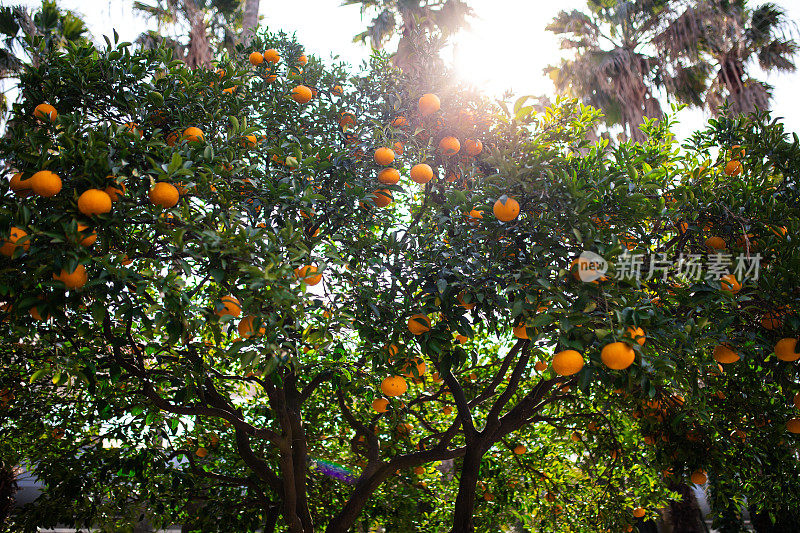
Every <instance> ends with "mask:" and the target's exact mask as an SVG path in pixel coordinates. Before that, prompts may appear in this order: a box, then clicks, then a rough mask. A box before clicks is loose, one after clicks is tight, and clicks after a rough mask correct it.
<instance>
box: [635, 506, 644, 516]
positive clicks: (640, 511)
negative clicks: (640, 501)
mask: <svg viewBox="0 0 800 533" xmlns="http://www.w3.org/2000/svg"><path fill="white" fill-rule="evenodd" d="M644 515H645V510H644V509H642V508H641V507H637V508H636V509H634V510H633V516H634V517H635V518H641V517H643V516H644Z"/></svg>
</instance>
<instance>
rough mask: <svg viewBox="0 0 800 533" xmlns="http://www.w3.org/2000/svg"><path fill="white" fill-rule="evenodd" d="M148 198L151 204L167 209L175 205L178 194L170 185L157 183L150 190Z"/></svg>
mask: <svg viewBox="0 0 800 533" xmlns="http://www.w3.org/2000/svg"><path fill="white" fill-rule="evenodd" d="M148 197H149V198H150V202H151V203H152V204H154V205H160V206H161V207H163V208H165V209H169V208H170V207H175V206H176V205H177V203H178V199H179V198H180V194H179V193H178V189H177V188H176V187H175V186H174V185H172V184H171V183H166V182H164V181H159V182H158V183H156V184H155V185H153V188H152V189H150V193H149V194H148Z"/></svg>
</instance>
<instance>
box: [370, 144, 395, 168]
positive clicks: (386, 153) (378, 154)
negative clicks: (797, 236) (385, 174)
mask: <svg viewBox="0 0 800 533" xmlns="http://www.w3.org/2000/svg"><path fill="white" fill-rule="evenodd" d="M374 159H375V163H377V164H379V165H381V166H383V167H388V166H389V165H391V164H392V162H394V152H393V151H392V150H390V149H389V148H378V149H377V150H375V155H374Z"/></svg>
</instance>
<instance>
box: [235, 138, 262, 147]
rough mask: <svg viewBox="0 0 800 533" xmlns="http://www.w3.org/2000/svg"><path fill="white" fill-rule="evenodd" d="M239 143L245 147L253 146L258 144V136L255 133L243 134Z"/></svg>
mask: <svg viewBox="0 0 800 533" xmlns="http://www.w3.org/2000/svg"><path fill="white" fill-rule="evenodd" d="M239 144H241V145H242V146H244V147H245V148H253V147H255V145H257V144H258V137H256V136H255V135H245V136H244V137H242V138H241V140H240V141H239Z"/></svg>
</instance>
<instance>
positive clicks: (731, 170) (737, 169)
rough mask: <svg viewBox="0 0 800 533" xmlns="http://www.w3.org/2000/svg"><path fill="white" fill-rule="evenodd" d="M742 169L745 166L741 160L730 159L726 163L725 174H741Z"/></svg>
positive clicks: (733, 175)
mask: <svg viewBox="0 0 800 533" xmlns="http://www.w3.org/2000/svg"><path fill="white" fill-rule="evenodd" d="M742 170H744V167H743V166H742V164H741V163H740V162H739V161H736V160H734V161H728V164H727V165H725V174H727V175H728V176H729V177H731V178H733V177H735V176H738V175H739V174H741V173H742Z"/></svg>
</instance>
